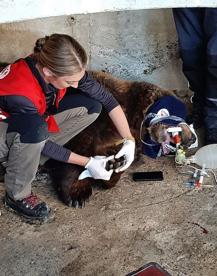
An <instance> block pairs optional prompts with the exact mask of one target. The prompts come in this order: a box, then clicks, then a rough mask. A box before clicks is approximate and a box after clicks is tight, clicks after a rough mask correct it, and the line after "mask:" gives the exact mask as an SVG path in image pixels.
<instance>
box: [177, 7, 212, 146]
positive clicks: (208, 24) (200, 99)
mask: <svg viewBox="0 0 217 276" xmlns="http://www.w3.org/2000/svg"><path fill="white" fill-rule="evenodd" d="M173 14H174V20H175V24H176V29H177V33H178V40H179V47H180V55H181V58H182V61H183V72H184V74H185V76H186V78H187V79H188V81H189V85H190V88H191V90H192V91H194V93H195V94H194V97H193V102H194V103H196V102H197V103H199V104H200V107H201V110H198V112H201V113H204V124H205V129H206V142H207V143H217V8H177V9H173Z"/></svg>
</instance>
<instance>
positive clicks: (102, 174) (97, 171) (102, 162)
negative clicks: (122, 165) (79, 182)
mask: <svg viewBox="0 0 217 276" xmlns="http://www.w3.org/2000/svg"><path fill="white" fill-rule="evenodd" d="M112 159H114V155H111V156H109V157H106V156H94V157H90V161H89V162H88V163H87V165H86V166H85V168H86V169H87V170H88V171H89V172H90V174H91V176H92V177H93V178H94V179H103V180H109V179H110V178H111V175H112V173H113V170H110V171H107V170H106V169H105V167H106V163H107V162H108V161H109V160H112Z"/></svg>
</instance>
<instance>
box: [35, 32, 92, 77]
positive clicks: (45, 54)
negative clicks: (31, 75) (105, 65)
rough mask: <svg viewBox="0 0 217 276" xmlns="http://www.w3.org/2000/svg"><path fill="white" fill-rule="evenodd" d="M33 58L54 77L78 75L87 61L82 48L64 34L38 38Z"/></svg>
mask: <svg viewBox="0 0 217 276" xmlns="http://www.w3.org/2000/svg"><path fill="white" fill-rule="evenodd" d="M33 56H34V58H35V59H36V62H37V63H38V64H39V65H40V66H42V67H47V68H48V69H49V70H50V71H51V72H52V73H53V74H54V75H56V76H67V75H73V74H76V73H79V72H81V71H82V70H83V69H85V67H86V66H87V60H88V59H87V54H86V52H85V50H84V48H83V47H82V46H81V45H80V44H79V43H78V42H77V41H76V40H75V39H74V38H72V37H71V36H69V35H66V34H52V35H50V36H45V37H43V38H39V39H38V40H37V41H36V43H35V47H34V54H33Z"/></svg>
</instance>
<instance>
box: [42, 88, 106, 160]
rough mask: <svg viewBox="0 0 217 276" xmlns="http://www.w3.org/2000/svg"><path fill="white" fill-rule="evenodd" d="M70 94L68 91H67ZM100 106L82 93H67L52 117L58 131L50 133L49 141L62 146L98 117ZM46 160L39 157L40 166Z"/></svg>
mask: <svg viewBox="0 0 217 276" xmlns="http://www.w3.org/2000/svg"><path fill="white" fill-rule="evenodd" d="M69 92H70V91H69ZM101 109H102V105H101V104H100V103H99V102H98V101H96V100H94V99H91V98H89V97H87V96H85V95H84V94H82V93H75V94H74V95H73V94H72V95H70V94H69V93H68V94H67V95H66V96H65V97H64V98H63V100H62V101H61V102H60V106H59V108H58V110H57V113H56V114H55V115H54V117H55V120H56V122H57V124H58V127H59V129H60V131H59V132H57V133H50V136H49V140H50V141H52V142H55V143H57V144H59V145H64V144H65V143H67V142H68V141H69V140H70V139H71V138H73V137H74V136H76V135H77V134H78V133H80V132H81V131H82V130H84V129H85V128H86V127H88V126H89V125H90V124H91V123H93V122H94V121H95V120H96V118H97V117H98V116H99V114H100V112H101ZM47 160H48V158H47V157H46V156H43V155H42V156H41V160H40V164H43V163H44V162H46V161H47Z"/></svg>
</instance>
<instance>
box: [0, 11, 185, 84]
mask: <svg viewBox="0 0 217 276" xmlns="http://www.w3.org/2000/svg"><path fill="white" fill-rule="evenodd" d="M54 32H58V33H67V34H70V35H72V36H74V37H75V38H77V39H78V40H79V41H80V43H81V44H82V45H83V46H84V47H85V49H86V50H87V52H88V54H89V58H90V68H91V69H97V70H106V71H108V72H111V73H112V74H114V75H115V76H117V77H122V78H125V79H134V80H147V81H150V82H153V83H156V84H158V85H161V86H162V87H165V88H178V89H180V88H184V87H186V81H185V80H184V77H183V75H182V74H181V69H180V60H179V59H178V49H177V37H176V31H175V27H174V23H173V18H172V13H171V10H169V9H160V10H139V11H121V12H105V13H95V14H83V15H73V16H60V17H49V18H44V19H37V20H30V21H22V22H18V23H7V24H0V60H1V61H8V62H12V61H14V60H16V59H17V58H19V57H23V56H25V55H28V54H29V53H31V50H32V49H33V47H34V42H35V40H36V39H37V38H38V37H42V36H44V35H47V34H50V33H54Z"/></svg>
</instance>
